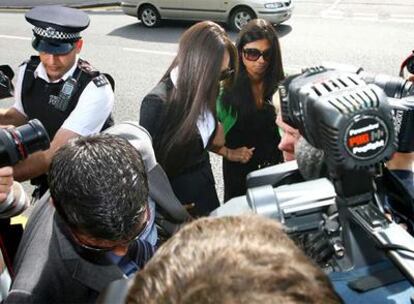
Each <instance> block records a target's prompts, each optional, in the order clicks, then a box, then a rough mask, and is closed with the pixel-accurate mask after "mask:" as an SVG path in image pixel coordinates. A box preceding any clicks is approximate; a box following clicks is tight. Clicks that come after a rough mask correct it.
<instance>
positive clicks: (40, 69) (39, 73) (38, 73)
mask: <svg viewBox="0 0 414 304" xmlns="http://www.w3.org/2000/svg"><path fill="white" fill-rule="evenodd" d="M77 63H78V57H76V60H75V64H74V65H73V66H72V67H71V68H70V69H69V71H67V72H66V73H65V74H63V76H62V77H61V78H59V79H57V80H55V81H50V79H49V76H47V72H46V68H45V66H44V65H43V63H42V62H40V63H39V65H38V66H37V68H36V70H35V71H34V73H33V74H34V77H35V78H37V77H39V78H41V79H43V80H44V81H46V82H48V83H57V82H59V81H61V80H63V81H66V79H68V78H69V77H70V76H72V74H73V73H74V72H75V70H76V66H77Z"/></svg>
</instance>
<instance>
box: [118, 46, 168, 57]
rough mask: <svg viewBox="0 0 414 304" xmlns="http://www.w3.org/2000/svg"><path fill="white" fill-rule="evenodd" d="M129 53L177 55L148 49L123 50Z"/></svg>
mask: <svg viewBox="0 0 414 304" xmlns="http://www.w3.org/2000/svg"><path fill="white" fill-rule="evenodd" d="M122 49H123V50H124V51H127V52H136V53H145V54H157V55H166V56H175V55H176V53H173V52H163V51H154V50H146V49H135V48H122Z"/></svg>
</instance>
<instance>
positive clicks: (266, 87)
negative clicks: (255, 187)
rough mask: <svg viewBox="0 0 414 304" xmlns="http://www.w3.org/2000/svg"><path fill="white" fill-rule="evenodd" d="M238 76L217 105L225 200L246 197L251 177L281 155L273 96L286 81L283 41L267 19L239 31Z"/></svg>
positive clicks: (252, 23) (277, 159)
mask: <svg viewBox="0 0 414 304" xmlns="http://www.w3.org/2000/svg"><path fill="white" fill-rule="evenodd" d="M236 47H237V50H238V53H239V57H240V62H239V75H238V78H237V80H236V82H235V84H234V86H233V87H232V89H231V90H224V91H223V93H222V94H221V96H220V98H219V99H218V102H217V114H218V118H219V120H220V122H222V124H223V127H224V132H225V139H226V146H224V147H222V148H220V149H219V150H218V153H219V154H221V155H222V156H223V157H224V159H223V175H224V190H225V194H224V200H225V201H227V200H229V199H230V198H233V197H235V196H239V195H244V194H245V193H246V175H247V174H248V173H250V172H251V171H253V170H256V169H260V168H263V167H267V166H270V165H274V164H277V163H279V162H281V161H282V154H281V152H280V150H278V148H277V146H278V144H279V141H280V135H279V133H278V129H277V126H276V123H275V120H276V114H275V113H276V112H275V108H274V106H273V103H272V96H273V95H274V94H275V93H276V91H277V85H278V83H279V82H280V80H282V79H283V78H284V72H283V66H282V59H281V53H280V46H279V40H278V38H277V35H276V31H275V29H274V27H273V26H272V25H271V24H270V23H269V22H268V21H265V20H262V19H255V20H252V21H250V22H249V23H248V24H247V25H246V26H245V27H243V29H242V30H241V32H240V33H239V36H238V39H237V42H236Z"/></svg>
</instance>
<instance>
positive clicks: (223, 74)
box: [220, 68, 234, 81]
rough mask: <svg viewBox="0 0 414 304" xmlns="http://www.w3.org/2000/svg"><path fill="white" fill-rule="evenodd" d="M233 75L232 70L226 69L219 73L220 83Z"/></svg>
mask: <svg viewBox="0 0 414 304" xmlns="http://www.w3.org/2000/svg"><path fill="white" fill-rule="evenodd" d="M233 74H234V69H232V68H227V69H225V70H223V71H221V73H220V81H223V80H226V79H229V78H230V77H232V76H233Z"/></svg>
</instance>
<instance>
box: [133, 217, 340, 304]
mask: <svg viewBox="0 0 414 304" xmlns="http://www.w3.org/2000/svg"><path fill="white" fill-rule="evenodd" d="M126 303H128V304H133V303H171V304H174V303H182V304H186V303H340V300H339V298H338V296H337V295H336V293H335V292H334V290H333V289H332V285H331V283H330V282H329V279H328V278H327V276H326V275H325V274H324V273H323V272H322V271H321V270H320V269H319V268H317V267H316V266H315V265H314V264H312V262H311V261H310V260H309V259H308V258H307V257H306V256H305V255H304V254H303V253H302V252H301V251H300V250H299V249H298V248H297V247H295V245H294V244H293V242H292V241H291V240H290V239H289V238H288V237H287V235H286V234H285V233H284V232H283V231H282V228H281V225H280V224H279V223H277V222H276V221H274V220H270V219H266V218H262V217H259V216H256V215H245V216H239V217H221V218H202V219H198V220H196V221H194V222H192V223H190V224H188V225H187V226H185V227H184V228H182V229H181V230H180V231H179V232H178V233H176V234H175V235H174V236H173V237H172V238H171V239H170V240H168V241H167V242H166V243H165V244H164V245H163V246H161V247H160V248H159V250H158V251H157V252H156V254H155V255H154V257H153V258H152V259H151V260H150V261H149V263H148V264H146V266H145V268H144V269H143V271H141V272H140V273H137V275H136V277H135V280H134V282H133V284H132V286H131V288H130V290H129V294H128V297H127V301H126Z"/></svg>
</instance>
